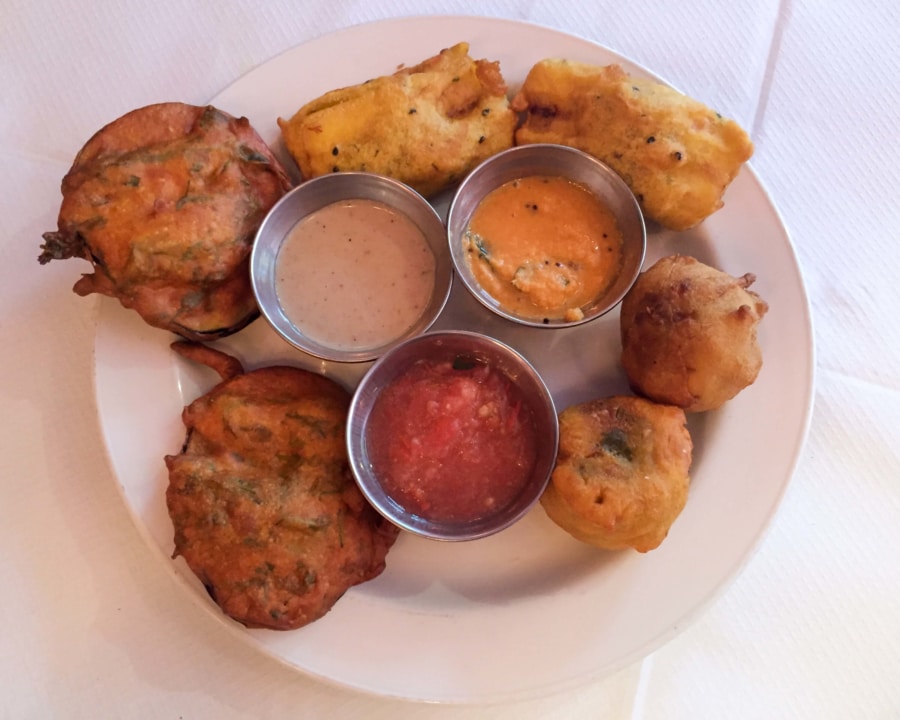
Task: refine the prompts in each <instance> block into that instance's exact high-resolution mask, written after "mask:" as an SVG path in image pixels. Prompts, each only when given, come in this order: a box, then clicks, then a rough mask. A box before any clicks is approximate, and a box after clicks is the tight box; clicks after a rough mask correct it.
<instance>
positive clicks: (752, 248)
mask: <svg viewBox="0 0 900 720" xmlns="http://www.w3.org/2000/svg"><path fill="white" fill-rule="evenodd" d="M461 40H466V41H468V42H469V43H470V44H471V53H472V55H473V56H474V57H488V58H491V59H496V60H499V61H500V63H501V69H502V71H503V74H504V76H505V77H506V79H507V81H508V82H509V84H510V90H511V91H512V92H514V91H515V90H516V89H518V86H519V84H520V83H521V82H522V80H523V79H524V77H525V74H526V72H527V71H528V69H529V68H530V67H531V65H532V64H533V63H534V62H536V61H538V60H540V59H542V58H544V57H547V56H553V55H556V56H564V57H568V58H571V59H574V60H583V61H589V62H593V63H597V64H605V63H609V62H621V63H622V64H623V65H624V66H625V67H626V69H628V70H630V71H631V72H634V73H639V74H647V73H646V71H645V70H643V69H641V68H638V67H636V66H635V65H634V64H632V63H630V62H628V61H627V60H625V59H623V58H621V57H619V56H617V55H615V54H614V53H612V52H610V51H608V50H605V49H603V48H601V47H598V46H597V45H594V44H592V43H590V42H587V41H584V40H580V39H578V38H574V37H572V36H569V35H566V34H564V33H561V32H557V31H553V30H548V29H546V28H541V27H537V26H532V25H527V24H521V23H517V22H512V21H506V20H488V19H473V18H463V17H424V18H409V19H402V20H390V21H385V22H379V23H375V24H371V25H363V26H357V27H353V28H349V29H346V30H342V31H340V32H336V33H334V34H331V35H327V36H325V37H321V38H319V39H317V40H314V41H312V42H309V43H306V44H304V45H302V46H300V47H297V48H295V49H293V50H291V51H289V52H286V53H285V54H283V55H280V56H279V57H276V58H274V59H273V60H271V61H269V62H267V63H265V64H264V65H262V66H261V67H258V68H256V69H255V70H253V71H252V72H250V73H249V74H247V75H246V76H245V77H243V78H241V79H240V80H239V81H237V82H236V83H235V84H234V85H232V86H231V87H229V88H228V89H227V90H225V91H224V92H222V93H221V94H220V95H219V96H218V97H216V98H213V99H212V101H211V102H212V103H213V104H215V105H216V106H218V107H220V108H222V109H224V110H226V111H228V112H231V113H233V114H235V115H245V116H247V117H248V118H249V119H250V121H251V122H252V124H253V125H254V127H256V128H257V129H258V130H259V131H260V133H261V134H262V135H263V136H264V137H265V139H266V140H267V141H269V142H271V143H272V144H273V145H275V146H276V147H277V146H279V144H280V143H279V140H278V130H277V126H276V123H275V120H276V118H277V117H278V116H283V117H288V116H290V115H291V114H292V113H293V112H294V111H295V110H296V109H297V108H299V106H300V105H301V104H303V103H304V102H306V101H308V100H310V99H312V98H314V97H316V96H317V95H319V94H321V93H323V92H325V91H327V90H329V89H332V88H335V87H339V86H344V85H349V84H355V83H357V82H361V81H363V80H366V79H367V78H368V77H371V76H374V75H380V74H385V73H389V72H392V71H393V70H394V69H395V68H397V66H399V65H400V64H402V63H406V64H413V63H415V62H418V61H419V60H421V59H424V58H426V57H429V56H430V55H432V54H434V53H435V52H436V51H437V50H440V49H441V48H444V47H447V46H449V45H452V44H454V43H456V42H458V41H461ZM442 209H443V208H442ZM675 251H680V252H683V253H687V254H693V255H695V256H696V257H698V258H699V259H701V260H703V261H705V262H707V263H709V264H712V265H715V266H717V267H719V268H721V269H723V270H725V271H727V272H730V273H731V274H733V275H740V274H743V273H745V272H754V273H756V274H757V276H758V281H757V283H756V285H755V286H754V289H755V290H756V291H757V292H759V293H760V294H761V295H762V297H763V298H764V299H766V300H767V301H768V303H769V305H770V310H769V313H768V315H766V317H765V319H764V320H763V322H762V324H761V327H760V342H761V344H762V348H763V356H764V361H765V364H764V367H763V369H762V372H761V374H760V376H759V378H758V380H757V381H756V383H755V384H754V385H753V386H751V387H750V388H748V389H747V390H745V391H744V392H743V393H741V394H740V395H739V396H738V397H737V398H736V399H734V400H733V401H731V402H730V403H729V404H728V405H727V406H726V407H725V408H724V409H722V410H720V411H717V412H715V413H711V414H708V415H704V416H695V417H694V418H692V420H691V424H690V427H691V432H692V436H693V439H694V442H695V454H694V465H693V471H692V476H693V482H692V486H691V492H690V498H689V501H688V505H687V508H686V509H685V510H684V512H683V513H682V515H681V517H680V518H679V519H678V520H677V522H676V523H675V525H674V527H673V528H672V531H671V533H670V534H669V537H668V538H667V539H666V541H665V542H664V543H663V544H662V546H661V547H660V548H659V549H657V550H655V551H652V552H650V553H648V554H646V555H640V554H638V553H636V552H618V553H611V552H602V551H599V550H595V549H593V548H590V547H588V546H585V545H582V544H579V543H578V542H576V541H574V540H572V539H570V538H569V537H568V536H567V535H566V534H565V533H564V532H562V531H561V530H559V529H558V528H557V527H556V526H555V525H553V524H552V523H551V522H550V521H549V520H548V519H547V518H546V516H545V515H544V513H543V511H542V510H541V509H540V507H537V508H536V509H535V510H534V511H533V512H532V513H531V514H530V515H528V516H527V517H526V518H525V519H524V520H523V521H522V522H520V523H519V524H517V525H515V526H513V527H512V528H511V529H509V530H507V531H505V532H503V533H500V534H499V535H496V536H493V537H490V538H487V539H484V540H479V541H475V542H472V543H467V544H442V543H436V542H429V541H425V540H420V539H417V538H414V537H412V536H409V535H403V536H402V537H401V538H400V539H399V540H398V542H397V544H396V545H395V547H394V548H393V549H392V551H391V553H390V555H389V556H388V567H387V570H386V571H385V572H384V573H383V574H382V575H381V576H380V577H378V578H377V579H375V580H373V581H371V582H369V583H366V584H364V585H361V586H358V587H356V588H353V589H352V590H351V591H350V592H348V593H347V594H346V595H345V596H344V597H343V598H342V599H341V600H340V601H339V602H338V603H337V605H336V606H335V608H334V609H333V610H332V611H331V612H330V613H329V614H328V615H327V616H326V617H325V618H323V619H322V620H319V621H317V622H315V623H313V624H312V625H309V626H307V627H305V628H302V629H300V630H296V631H290V632H276V631H267V630H246V629H244V628H243V627H242V626H240V625H238V624H236V623H234V622H232V621H230V620H228V619H227V618H225V617H224V616H223V615H222V614H221V613H220V612H219V610H218V608H216V607H215V606H214V605H213V604H212V603H211V602H210V600H209V598H208V596H207V595H206V592H205V591H204V590H203V588H202V586H201V585H200V583H199V582H197V581H196V579H195V578H194V577H193V575H192V574H191V573H190V571H189V570H188V569H187V566H186V565H184V564H183V562H182V561H180V560H179V561H176V562H173V561H171V560H170V556H171V552H172V549H173V541H172V527H171V523H170V521H169V518H168V515H167V513H166V508H165V500H164V493H165V488H166V484H167V477H166V471H165V467H164V464H163V459H162V458H163V456H164V455H166V454H168V453H175V452H178V450H179V449H180V447H181V443H182V440H183V436H184V429H183V427H182V424H181V420H180V412H181V409H182V407H183V406H184V405H185V404H187V403H188V402H190V401H191V400H193V399H194V398H195V397H196V396H197V395H199V394H201V393H202V392H204V391H205V390H207V389H208V388H210V387H211V386H212V385H213V383H214V381H215V377H214V376H213V375H212V373H211V372H210V371H208V370H206V369H200V368H197V367H195V366H194V367H192V366H190V365H189V364H188V363H186V362H184V361H182V360H180V359H178V358H176V357H175V356H174V354H173V353H172V352H171V351H170V349H169V342H170V341H171V339H172V338H171V337H169V336H168V335H167V334H166V333H163V332H160V331H158V330H154V329H152V328H150V327H148V326H146V325H144V324H143V323H142V322H141V321H140V320H139V319H138V317H137V316H136V315H135V314H134V313H130V312H128V311H125V310H123V309H122V308H121V307H119V305H118V304H117V303H115V302H113V301H104V302H103V303H102V304H101V310H100V317H99V326H98V330H97V339H96V392H97V401H98V407H99V412H100V418H101V423H102V429H103V432H104V434H105V440H106V443H107V446H108V449H109V454H110V457H111V461H112V464H113V468H114V472H115V473H116V475H117V477H118V479H119V482H120V484H121V489H122V492H123V495H124V498H125V502H126V505H127V506H128V508H129V509H130V510H131V512H132V514H133V516H134V519H135V522H136V524H137V526H138V528H139V529H140V530H141V531H142V533H143V534H144V535H145V537H146V539H147V540H148V542H149V543H150V544H151V545H152V546H153V547H155V548H157V549H158V550H159V557H160V561H161V562H164V563H166V565H167V566H169V567H171V568H172V569H173V572H174V573H175V575H176V576H177V577H178V578H179V580H180V581H181V582H182V583H183V585H184V587H185V588H186V589H187V595H189V596H190V597H193V598H194V599H195V600H196V601H197V602H199V603H201V604H202V605H203V606H204V607H207V608H208V609H209V613H210V616H211V618H214V619H215V620H214V621H217V622H220V623H221V624H222V626H223V627H224V628H228V629H229V630H230V631H232V632H234V633H236V634H237V635H238V636H239V637H241V638H244V639H246V640H247V641H249V642H251V643H253V644H255V645H256V646H258V647H259V649H260V650H262V651H264V652H265V653H268V654H269V655H271V656H273V657H275V658H278V659H280V660H282V661H284V662H285V663H287V664H289V665H291V666H294V667H296V668H298V669H300V670H302V671H304V672H306V673H309V674H311V675H313V676H316V677H319V678H322V679H325V680H328V681H331V682H335V683H338V684H340V685H342V686H346V687H351V688H355V689H358V690H361V691H366V692H370V693H375V694H378V695H383V696H391V697H401V698H408V699H417V700H427V701H438V702H493V701H503V700H510V699H516V698H523V697H530V696H537V695H545V694H548V693H551V692H554V691H559V690H562V689H564V688H567V687H570V686H573V685H575V684H579V683H583V682H586V681H588V680H591V679H596V678H598V677H601V676H603V675H605V674H608V673H611V672H612V671H614V670H617V669H619V668H621V667H623V666H625V665H626V664H628V663H631V662H634V661H636V660H638V659H640V658H641V657H643V656H644V655H646V654H648V653H650V652H651V651H652V650H654V649H655V648H657V647H658V646H660V645H661V644H662V643H664V642H665V641H666V640H668V639H669V638H671V637H672V636H673V635H675V634H676V633H677V632H678V631H680V630H682V629H683V628H684V627H685V625H686V623H687V622H688V621H690V620H691V619H692V618H694V617H696V616H697V614H698V612H699V611H700V610H701V609H703V608H704V607H705V606H706V605H707V604H708V603H709V602H710V601H711V599H712V598H713V597H714V596H715V595H716V594H717V593H718V592H719V591H721V590H722V588H723V587H724V586H725V585H726V584H727V582H728V581H729V580H731V579H732V578H733V577H734V576H735V575H736V574H737V573H738V572H739V570H740V569H741V567H742V566H743V564H744V563H745V562H746V560H747V559H748V557H749V556H750V554H751V552H752V551H753V549H754V548H755V546H756V545H757V543H758V542H759V540H760V537H761V535H762V533H763V532H764V530H765V528H766V526H767V525H768V523H769V520H770V518H771V517H772V515H773V512H774V511H775V508H776V506H777V505H778V503H779V501H780V499H781V496H782V493H783V491H784V489H785V486H786V485H787V483H788V481H789V479H790V477H791V475H792V473H793V470H794V466H795V463H796V461H797V457H798V454H799V452H800V450H801V447H802V445H803V441H804V439H805V436H806V431H807V426H808V422H809V417H810V412H811V398H812V384H813V373H812V368H813V348H812V333H811V325H810V317H809V311H808V303H807V298H806V294H805V291H804V287H803V282H802V278H801V275H800V272H799V269H798V266H797V261H796V258H795V256H794V252H793V249H792V247H791V243H790V240H789V238H788V236H787V233H786V231H785V229H784V227H783V225H782V223H781V221H780V219H779V217H778V214H777V212H776V210H775V208H774V207H773V205H772V203H771V201H770V200H769V198H768V196H767V195H766V192H765V191H764V189H763V188H762V187H761V185H760V182H759V181H758V179H757V178H756V177H755V176H754V174H753V172H752V171H751V170H750V169H749V168H745V169H744V170H743V171H742V172H741V173H740V175H739V176H738V178H737V179H736V180H735V182H734V183H733V184H732V186H731V187H730V188H729V190H728V193H727V196H726V205H725V207H724V209H722V210H721V211H719V212H717V213H716V214H715V215H713V216H712V217H711V218H709V219H708V220H707V221H706V222H705V223H704V224H703V225H702V226H701V227H700V228H699V229H697V230H695V231H691V232H688V233H682V234H674V233H665V232H656V231H654V232H652V233H651V236H650V237H649V251H648V258H647V262H648V263H650V262H652V261H654V260H655V259H656V258H658V257H660V256H662V255H666V254H670V253H672V252H675ZM436 327H438V328H454V327H465V328H470V329H475V330H479V331H482V332H486V333H489V334H492V335H495V336H496V337H498V338H499V339H501V340H503V341H505V342H507V343H509V344H511V345H513V346H514V347H516V348H518V349H519V350H520V351H521V352H522V353H523V354H525V355H526V356H527V357H528V358H529V359H530V360H531V361H532V362H533V363H534V365H535V366H536V367H537V368H538V370H539V371H541V372H542V373H543V374H544V377H545V379H546V381H547V384H548V385H549V387H550V389H551V391H552V392H553V394H554V397H555V399H556V402H557V405H558V408H559V409H563V408H564V407H566V406H568V405H570V404H572V403H574V402H578V401H581V400H586V399H589V398H592V397H598V396H602V395H607V394H612V393H614V392H625V391H626V383H625V381H624V377H623V375H622V373H621V371H620V369H619V367H618V362H617V361H618V352H619V340H618V314H617V313H612V314H610V315H607V316H606V317H604V318H601V319H600V320H598V321H596V322H593V323H590V324H588V325H584V326H581V327H578V328H573V329H571V330H561V331H546V330H542V329H534V328H520V327H515V326H512V325H510V324H507V323H505V322H503V321H501V320H499V319H496V318H494V317H492V316H489V315H488V314H487V311H485V310H484V309H483V308H481V306H480V305H478V304H477V303H475V301H473V300H471V299H470V298H468V297H466V296H465V294H464V291H463V288H462V285H461V283H457V286H456V288H455V289H454V292H453V294H452V296H451V300H450V302H449V304H448V308H447V311H446V312H445V314H444V315H443V316H442V318H441V319H440V320H439V321H438V324H437V326H436ZM217 345H218V346H220V347H222V348H225V349H227V350H229V351H231V352H232V353H234V354H236V355H237V356H238V357H239V358H240V359H241V360H243V361H244V363H245V365H246V366H247V367H248V368H252V367H257V366H260V365H267V364H273V363H275V362H288V363H292V364H295V365H299V366H303V367H307V368H310V369H313V370H317V371H319V372H322V373H325V374H327V375H329V376H331V377H334V378H335V379H337V380H338V381H339V382H342V383H343V384H345V385H346V386H347V387H352V386H353V385H354V384H355V383H356V382H357V381H358V379H359V377H360V376H361V374H362V372H363V371H364V370H365V369H366V368H367V367H368V365H352V366H340V365H335V364H331V363H327V362H322V361H319V360H316V359H313V358H311V357H307V356H304V355H301V354H299V353H298V352H297V351H295V350H293V349H292V348H290V347H288V346H287V345H286V344H285V343H284V342H283V341H281V340H279V339H278V337H277V336H276V335H275V334H274V333H273V332H272V331H271V330H269V328H268V327H267V326H266V324H265V322H264V321H263V320H259V321H257V322H255V323H254V324H253V325H251V326H250V327H249V328H247V329H246V330H244V331H242V332H240V333H238V334H237V335H235V336H233V337H231V338H228V339H226V340H224V341H221V342H219V343H217Z"/></svg>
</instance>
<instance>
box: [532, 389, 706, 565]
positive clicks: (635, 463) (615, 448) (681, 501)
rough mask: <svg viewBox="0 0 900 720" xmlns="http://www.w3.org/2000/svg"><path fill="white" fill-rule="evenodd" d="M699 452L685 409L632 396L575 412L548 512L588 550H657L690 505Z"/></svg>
mask: <svg viewBox="0 0 900 720" xmlns="http://www.w3.org/2000/svg"><path fill="white" fill-rule="evenodd" d="M692 451H693V444H692V442H691V436H690V434H689V433H688V430H687V426H686V424H685V415H684V411H683V410H681V409H680V408H676V407H672V406H668V405H660V404H658V403H654V402H652V401H650V400H646V399H644V398H638V397H631V396H616V397H609V398H601V399H598V400H592V401H589V402H585V403H582V404H579V405H573V406H572V407H569V408H567V409H566V410H564V411H563V412H562V413H560V415H559V454H558V457H557V463H556V468H555V469H554V471H553V475H552V477H551V479H550V483H549V485H548V486H547V489H546V490H545V492H544V494H543V496H542V497H541V505H542V506H543V508H544V510H545V511H546V513H547V515H548V516H549V517H550V519H551V520H553V522H555V523H556V524H557V525H559V526H560V527H561V528H562V529H563V530H565V531H567V532H568V533H569V534H570V535H572V536H573V537H575V538H577V539H578V540H581V541H582V542H586V543H589V544H591V545H595V546H597V547H600V548H605V549H609V550H621V549H624V548H629V547H630V548H634V549H635V550H638V551H639V552H647V551H649V550H653V549H654V548H656V547H658V546H659V544H660V543H661V542H662V541H663V540H664V539H665V537H666V535H667V534H668V532H669V528H670V527H671V526H672V523H673V522H674V521H675V519H676V518H677V517H678V515H679V514H680V513H681V511H682V510H683V509H684V506H685V503H686V502H687V496H688V488H689V485H690V477H689V475H688V471H689V470H690V466H691V453H692Z"/></svg>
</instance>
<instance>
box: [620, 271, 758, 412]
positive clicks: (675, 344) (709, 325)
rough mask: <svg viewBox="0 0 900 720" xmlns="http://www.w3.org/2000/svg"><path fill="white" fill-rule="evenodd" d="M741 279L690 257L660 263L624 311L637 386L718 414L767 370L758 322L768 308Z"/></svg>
mask: <svg viewBox="0 0 900 720" xmlns="http://www.w3.org/2000/svg"><path fill="white" fill-rule="evenodd" d="M755 280H756V277H755V276H754V275H752V274H750V273H747V274H746V275H742V276H741V277H738V278H735V277H732V276H731V275H728V274H727V273H725V272H722V271H721V270H717V269H715V268H712V267H710V266H708V265H705V264H703V263H701V262H700V261H698V260H696V259H695V258H692V257H689V256H685V255H673V256H670V257H665V258H662V259H661V260H659V261H658V262H657V263H656V264H654V265H653V266H652V267H650V268H649V269H648V270H646V271H645V272H643V273H641V275H640V276H639V277H638V279H637V282H635V284H634V285H633V286H632V288H631V290H630V291H629V292H628V293H627V294H626V296H625V298H624V300H623V302H622V307H621V314H620V323H621V336H622V366H623V368H624V369H625V373H626V375H627V376H628V380H629V383H630V384H631V387H632V389H633V390H634V391H635V392H636V393H638V394H640V395H643V396H645V397H648V398H651V399H653V400H656V401H658V402H661V403H668V404H670V405H677V406H678V407H681V408H684V409H685V410H687V411H689V412H702V411H704V410H715V409H716V408H719V407H721V406H722V405H723V404H724V403H725V402H727V401H728V400H730V399H731V398H733V397H734V396H735V395H737V394H738V393H739V392H740V391H741V390H743V389H744V388H746V387H747V386H748V385H751V384H752V383H753V382H754V381H755V380H756V377H757V375H758V374H759V371H760V368H761V367H762V352H761V350H760V347H759V343H758V342H757V336H756V335H757V333H756V331H757V325H758V324H759V322H760V320H761V319H762V317H763V316H764V315H765V314H766V311H767V310H768V305H767V304H766V303H765V302H764V301H763V300H762V299H760V297H759V296H758V295H757V294H756V293H754V292H753V291H751V290H748V288H749V287H750V285H751V284H752V283H753V282H754V281H755Z"/></svg>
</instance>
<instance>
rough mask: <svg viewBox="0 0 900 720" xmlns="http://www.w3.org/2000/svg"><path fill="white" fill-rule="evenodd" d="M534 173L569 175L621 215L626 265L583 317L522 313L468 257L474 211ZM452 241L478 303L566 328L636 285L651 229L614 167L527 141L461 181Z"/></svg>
mask: <svg viewBox="0 0 900 720" xmlns="http://www.w3.org/2000/svg"><path fill="white" fill-rule="evenodd" d="M531 175H548V176H559V177H564V178H567V179H569V180H572V181H573V182H576V183H579V184H580V185H582V186H583V187H585V188H587V189H588V190H590V191H591V192H593V193H594V194H595V195H596V196H597V197H598V198H599V199H600V200H601V201H602V202H603V203H605V204H606V205H607V206H608V207H609V208H610V209H611V210H612V212H613V213H614V214H615V217H616V219H617V221H618V225H619V230H620V232H621V233H622V265H621V268H620V270H619V273H618V274H617V275H616V277H615V279H614V280H613V282H612V283H611V284H610V285H609V286H608V287H607V288H606V289H605V290H604V291H603V292H602V294H600V295H599V296H598V297H596V298H594V299H593V300H592V301H591V302H590V303H588V304H587V305H586V306H584V307H582V308H581V310H582V313H583V317H581V318H579V319H577V320H564V319H561V318H560V319H552V318H551V319H548V320H544V319H535V318H533V317H524V316H521V315H518V314H516V313H514V312H512V311H510V310H508V309H506V308H504V307H503V306H501V305H500V304H499V303H498V302H497V300H496V299H495V298H494V297H493V296H491V295H490V293H488V292H487V291H486V290H485V289H484V288H482V287H481V285H480V284H479V282H478V280H477V279H476V278H475V277H474V275H473V274H472V271H471V268H470V267H469V263H468V261H467V259H466V252H465V249H464V246H463V245H464V244H463V236H464V235H465V233H466V230H467V228H468V226H469V223H470V222H471V220H472V215H473V214H474V212H475V210H476V209H477V208H478V205H479V204H480V203H481V201H482V200H483V199H484V198H485V196H486V195H488V194H489V193H490V192H491V191H492V190H495V189H496V188H498V187H500V186H501V185H503V184H504V183H507V182H510V181H512V180H515V179H517V178H522V177H527V176H531ZM447 239H448V241H449V245H450V256H451V258H452V260H453V266H454V268H455V270H456V274H457V275H458V276H459V277H460V278H461V279H462V281H463V284H464V285H465V286H466V288H467V289H468V290H469V292H470V293H471V294H472V295H473V296H474V297H475V299H476V300H478V302H480V303H481V304H482V305H484V306H485V307H486V308H488V309H489V310H491V311H492V312H494V313H496V314H497V315H499V316H501V317H503V318H506V319H507V320H511V321H513V322H517V323H521V324H523V325H529V326H534V327H543V328H561V327H571V326H573V325H580V324H582V323H586V322H589V321H590V320H593V319H595V318H598V317H600V316H601V315H603V314H605V313H607V312H609V311H610V310H612V309H613V308H614V307H615V306H616V305H618V304H619V302H621V300H622V298H623V297H624V296H625V293H626V292H628V289H629V288H630V287H631V286H632V285H633V284H634V281H635V280H636V279H637V276H638V274H639V273H640V270H641V265H642V263H643V262H644V253H645V250H646V244H647V233H646V228H645V226H644V217H643V214H642V213H641V209H640V207H639V206H638V202H637V199H636V198H635V197H634V194H633V193H632V192H631V190H630V189H629V188H628V186H627V185H626V184H625V182H624V181H623V180H622V178H620V177H619V176H618V175H617V174H616V173H615V172H614V171H613V170H612V169H611V168H609V167H608V166H607V165H605V164H603V163H602V162H600V161H599V160H597V159H596V158H594V157H592V156H590V155H588V154H586V153H583V152H581V151H580V150H575V149H573V148H569V147H565V146H562V145H548V144H535V145H521V146H518V147H514V148H511V149H510V150H506V151H504V152H501V153H498V154H497V155H494V156H492V157H490V158H488V159H487V160H485V161H484V162H483V163H481V165H479V166H478V167H477V168H475V170H473V171H472V172H471V173H470V174H469V175H468V176H467V177H466V179H465V180H463V182H462V183H461V184H460V186H459V188H458V189H457V191H456V193H455V194H454V196H453V200H452V202H451V204H450V209H449V212H448V215H447Z"/></svg>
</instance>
